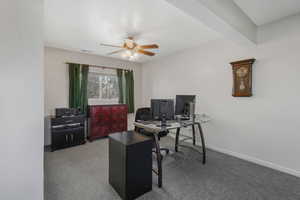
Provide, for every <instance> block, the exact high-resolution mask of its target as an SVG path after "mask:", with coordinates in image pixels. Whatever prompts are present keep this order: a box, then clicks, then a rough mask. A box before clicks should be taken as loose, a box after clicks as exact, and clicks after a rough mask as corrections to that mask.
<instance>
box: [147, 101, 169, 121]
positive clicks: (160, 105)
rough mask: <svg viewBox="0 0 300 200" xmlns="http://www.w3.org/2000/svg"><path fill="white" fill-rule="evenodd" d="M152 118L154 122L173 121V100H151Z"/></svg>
mask: <svg viewBox="0 0 300 200" xmlns="http://www.w3.org/2000/svg"><path fill="white" fill-rule="evenodd" d="M151 111H152V117H153V119H155V120H162V119H163V116H164V117H165V119H166V120H173V119H174V100H173V99H151Z"/></svg>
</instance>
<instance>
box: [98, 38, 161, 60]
mask: <svg viewBox="0 0 300 200" xmlns="http://www.w3.org/2000/svg"><path fill="white" fill-rule="evenodd" d="M101 45H102V46H108V47H116V48H120V49H119V50H116V51H113V52H110V53H108V54H107V55H112V54H116V53H121V52H125V53H126V54H127V55H126V56H128V57H129V58H132V57H134V56H136V55H137V54H144V55H147V56H154V55H155V53H153V52H151V51H146V50H145V49H158V48H159V46H158V45H157V44H148V45H139V44H137V43H136V42H135V41H134V39H133V37H128V38H126V39H125V41H124V44H123V45H120V46H118V45H110V44H103V43H101Z"/></svg>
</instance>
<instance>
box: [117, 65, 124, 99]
mask: <svg viewBox="0 0 300 200" xmlns="http://www.w3.org/2000/svg"><path fill="white" fill-rule="evenodd" d="M117 77H118V84H119V103H124V92H123V89H124V87H123V69H117Z"/></svg>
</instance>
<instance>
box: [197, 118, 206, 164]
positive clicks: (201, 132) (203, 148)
mask: <svg viewBox="0 0 300 200" xmlns="http://www.w3.org/2000/svg"><path fill="white" fill-rule="evenodd" d="M197 125H198V128H199V133H200V137H201V143H202V153H203V155H202V156H203V157H202V163H203V164H205V163H206V149H205V142H204V136H203V131H202V128H201V125H200V123H197Z"/></svg>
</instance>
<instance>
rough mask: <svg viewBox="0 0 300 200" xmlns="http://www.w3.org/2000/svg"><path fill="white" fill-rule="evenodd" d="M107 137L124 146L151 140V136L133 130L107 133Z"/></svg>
mask: <svg viewBox="0 0 300 200" xmlns="http://www.w3.org/2000/svg"><path fill="white" fill-rule="evenodd" d="M109 138H110V139H113V140H116V141H118V142H120V143H122V144H124V145H126V146H128V145H133V144H136V143H140V142H145V141H148V140H152V139H151V138H149V137H147V136H144V135H141V134H139V133H137V132H135V131H124V132H119V133H113V134H110V135H109Z"/></svg>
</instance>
